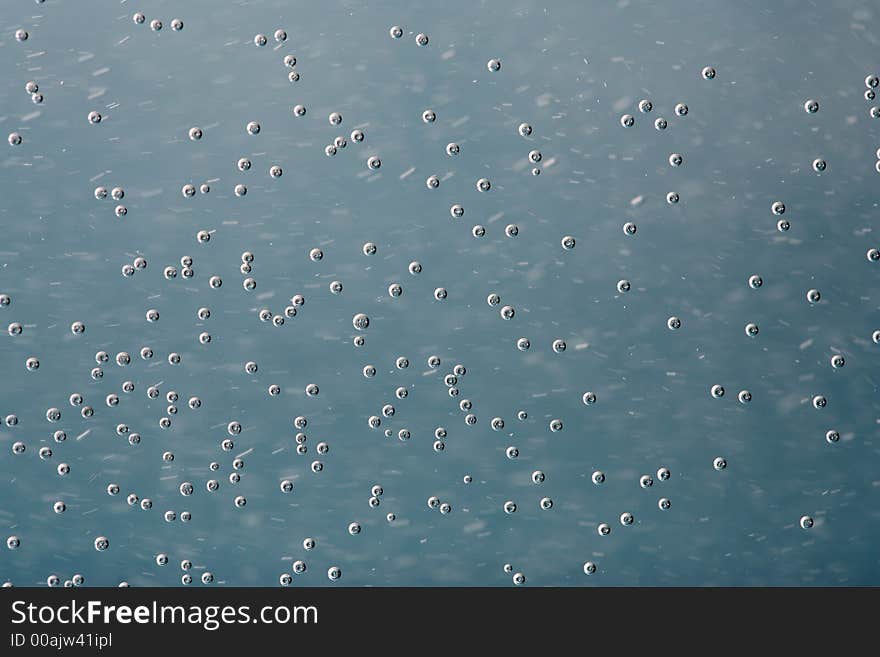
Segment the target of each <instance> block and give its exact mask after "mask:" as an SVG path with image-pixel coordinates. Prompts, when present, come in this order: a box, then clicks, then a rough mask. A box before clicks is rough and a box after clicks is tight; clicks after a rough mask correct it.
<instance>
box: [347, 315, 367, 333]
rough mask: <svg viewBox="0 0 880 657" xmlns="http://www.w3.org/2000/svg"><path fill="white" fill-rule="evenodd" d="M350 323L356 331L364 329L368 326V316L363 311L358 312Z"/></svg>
mask: <svg viewBox="0 0 880 657" xmlns="http://www.w3.org/2000/svg"><path fill="white" fill-rule="evenodd" d="M351 323H352V325H353V326H354V328H355V329H357V330H358V331H366V330H367V328H368V327H369V326H370V318H369V317H367V315H365V314H364V313H358V314H357V315H355V316H354V317H353V318H352V320H351Z"/></svg>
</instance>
